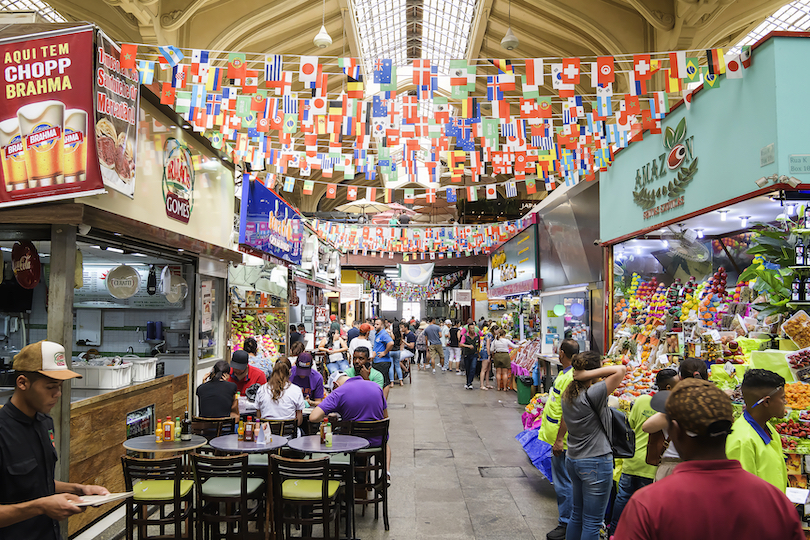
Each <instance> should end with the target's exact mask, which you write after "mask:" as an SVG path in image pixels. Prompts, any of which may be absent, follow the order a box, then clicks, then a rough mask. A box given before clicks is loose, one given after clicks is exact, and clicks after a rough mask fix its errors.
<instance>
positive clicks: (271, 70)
mask: <svg viewBox="0 0 810 540" xmlns="http://www.w3.org/2000/svg"><path fill="white" fill-rule="evenodd" d="M283 71H284V59H283V57H282V56H281V55H280V54H268V55H267V56H265V57H264V81H265V83H268V82H275V81H280V80H281V76H282V75H281V74H282V72H283ZM268 86H269V85H268Z"/></svg>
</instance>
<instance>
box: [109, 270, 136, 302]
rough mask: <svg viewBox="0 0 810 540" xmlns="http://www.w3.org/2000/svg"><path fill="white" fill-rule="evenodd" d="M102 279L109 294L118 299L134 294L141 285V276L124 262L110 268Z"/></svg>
mask: <svg viewBox="0 0 810 540" xmlns="http://www.w3.org/2000/svg"><path fill="white" fill-rule="evenodd" d="M104 281H105V282H106V284H107V290H108V291H109V292H110V294H111V295H112V296H113V297H115V298H118V299H120V300H124V299H126V298H131V297H133V296H135V294H136V293H137V292H138V289H140V287H141V276H140V275H138V272H137V271H136V270H135V269H134V268H132V267H131V266H127V265H126V264H122V265H121V266H117V267H115V268H113V269H112V270H110V272H109V273H108V274H107V277H106V278H105V280H104Z"/></svg>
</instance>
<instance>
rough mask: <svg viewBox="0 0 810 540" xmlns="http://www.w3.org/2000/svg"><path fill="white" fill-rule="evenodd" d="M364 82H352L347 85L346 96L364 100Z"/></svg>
mask: <svg viewBox="0 0 810 540" xmlns="http://www.w3.org/2000/svg"><path fill="white" fill-rule="evenodd" d="M364 94H365V92H364V90H363V81H355V80H350V81H349V82H348V84H347V85H346V95H347V96H349V97H350V98H352V99H363V97H364Z"/></svg>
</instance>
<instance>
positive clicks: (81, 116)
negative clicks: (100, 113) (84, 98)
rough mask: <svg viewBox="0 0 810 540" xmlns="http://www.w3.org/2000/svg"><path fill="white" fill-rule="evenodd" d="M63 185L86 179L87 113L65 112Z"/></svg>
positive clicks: (73, 110) (75, 110) (78, 111)
mask: <svg viewBox="0 0 810 540" xmlns="http://www.w3.org/2000/svg"><path fill="white" fill-rule="evenodd" d="M63 160H64V161H63V171H62V173H63V174H64V175H65V183H66V184H70V183H73V182H82V181H83V180H84V179H85V178H87V176H86V174H85V171H86V169H87V113H86V112H84V111H83V110H81V109H67V110H66V111H65V150H64V158H63Z"/></svg>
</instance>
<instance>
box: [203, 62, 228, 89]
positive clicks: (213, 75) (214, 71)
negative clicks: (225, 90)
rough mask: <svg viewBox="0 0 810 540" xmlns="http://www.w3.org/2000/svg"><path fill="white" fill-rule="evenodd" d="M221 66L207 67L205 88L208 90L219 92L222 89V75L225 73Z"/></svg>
mask: <svg viewBox="0 0 810 540" xmlns="http://www.w3.org/2000/svg"><path fill="white" fill-rule="evenodd" d="M224 72H225V70H224V69H223V68H213V67H212V68H209V70H208V75H207V77H206V80H205V89H206V90H208V91H209V92H219V91H220V90H222V76H223V75H224V74H225V73H224Z"/></svg>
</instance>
